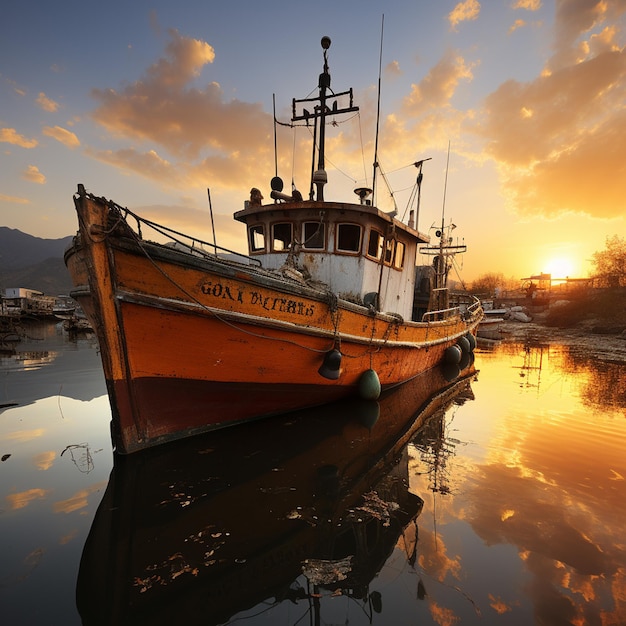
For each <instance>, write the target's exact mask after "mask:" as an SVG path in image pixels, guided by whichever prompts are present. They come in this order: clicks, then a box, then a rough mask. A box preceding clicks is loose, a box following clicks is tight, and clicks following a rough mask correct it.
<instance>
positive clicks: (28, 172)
mask: <svg viewBox="0 0 626 626" xmlns="http://www.w3.org/2000/svg"><path fill="white" fill-rule="evenodd" d="M22 178H23V179H24V180H27V181H29V182H31V183H37V184H38V185H44V184H45V182H46V177H45V176H44V175H43V174H42V173H41V172H40V171H39V168H38V167H37V166H36V165H29V166H28V167H27V168H26V169H25V170H24V171H23V172H22Z"/></svg>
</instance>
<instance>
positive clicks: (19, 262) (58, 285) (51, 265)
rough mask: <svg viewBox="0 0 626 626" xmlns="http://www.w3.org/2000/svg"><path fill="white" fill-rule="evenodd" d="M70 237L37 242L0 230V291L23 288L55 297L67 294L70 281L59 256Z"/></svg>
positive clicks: (29, 237)
mask: <svg viewBox="0 0 626 626" xmlns="http://www.w3.org/2000/svg"><path fill="white" fill-rule="evenodd" d="M71 241H72V236H71V235H70V236H68V237H63V238H62V239H41V238H40V237H33V236H32V235H28V234H26V233H23V232H22V231H20V230H15V229H13V228H7V227H5V226H0V289H7V288H10V287H24V288H27V289H36V290H37V291H43V292H44V293H45V294H47V295H51V296H58V295H62V294H67V293H69V291H70V289H71V288H72V281H71V280H70V276H69V273H68V271H67V269H66V267H65V263H64V262H63V253H64V252H65V249H66V248H67V247H68V246H69V245H70V243H71Z"/></svg>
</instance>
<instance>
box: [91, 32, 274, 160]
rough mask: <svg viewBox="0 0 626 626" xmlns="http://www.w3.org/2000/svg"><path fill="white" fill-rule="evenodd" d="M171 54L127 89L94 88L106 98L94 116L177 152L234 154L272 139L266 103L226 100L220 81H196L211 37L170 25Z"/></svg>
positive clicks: (211, 56)
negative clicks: (194, 84) (194, 36)
mask: <svg viewBox="0 0 626 626" xmlns="http://www.w3.org/2000/svg"><path fill="white" fill-rule="evenodd" d="M169 34H170V37H171V42H170V43H169V44H168V46H167V49H166V52H167V58H165V59H163V58H162V59H160V60H159V61H157V62H156V63H155V64H154V65H152V66H151V67H150V68H148V70H147V71H146V73H145V76H144V77H143V78H142V79H141V80H138V81H136V82H134V83H132V84H131V85H128V86H127V87H125V88H124V89H123V90H122V91H119V92H118V91H116V90H114V89H108V90H99V89H96V90H94V91H93V96H94V98H96V100H98V101H99V102H100V106H99V107H98V108H97V109H96V110H95V111H94V113H93V118H94V119H95V120H96V121H97V122H98V123H99V124H101V125H103V126H104V127H106V128H107V129H108V130H109V131H111V132H113V133H115V134H116V135H118V136H123V137H126V138H130V139H133V140H140V141H146V142H152V143H154V144H157V145H159V146H161V147H163V148H165V149H166V150H167V151H168V152H170V153H171V154H172V155H174V156H177V157H185V158H191V159H193V158H197V157H199V156H200V155H201V154H202V153H203V152H206V151H209V150H213V151H216V152H218V153H221V154H223V155H228V154H229V153H230V152H231V151H233V150H239V149H241V147H242V146H248V147H251V148H252V149H253V150H254V149H255V147H256V145H257V144H259V143H261V142H262V141H264V140H265V139H266V137H267V136H268V134H269V132H270V131H271V116H269V115H268V114H266V113H264V112H263V110H262V107H261V105H260V104H249V103H245V102H241V101H238V100H231V101H228V102H226V101H225V99H224V95H223V93H222V90H221V88H220V86H219V85H218V84H217V83H216V82H210V83H209V84H207V85H206V86H205V87H203V88H195V87H191V86H190V84H189V83H191V81H193V80H195V79H197V78H198V77H199V75H200V72H201V70H202V68H203V67H204V66H205V65H206V64H208V63H212V62H213V59H214V56H215V53H214V51H213V48H212V47H211V46H210V45H209V44H208V43H206V42H203V41H200V40H197V39H190V38H187V37H183V36H181V35H179V33H178V32H177V31H175V30H170V31H169Z"/></svg>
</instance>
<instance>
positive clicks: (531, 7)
mask: <svg viewBox="0 0 626 626" xmlns="http://www.w3.org/2000/svg"><path fill="white" fill-rule="evenodd" d="M511 8H512V9H526V10H527V11H538V10H539V9H540V8H541V0H516V2H514V3H513V4H512V5H511Z"/></svg>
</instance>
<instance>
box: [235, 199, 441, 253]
mask: <svg viewBox="0 0 626 626" xmlns="http://www.w3.org/2000/svg"><path fill="white" fill-rule="evenodd" d="M304 210H307V211H310V210H316V211H322V210H323V211H336V212H338V213H342V212H343V213H345V214H346V217H347V216H348V215H350V214H352V215H353V216H354V217H355V218H356V217H357V214H358V216H359V218H360V219H358V220H357V221H359V222H362V221H363V217H364V216H369V221H370V222H371V223H376V222H383V223H387V224H394V225H395V227H396V228H397V229H399V230H402V231H404V232H405V233H406V234H407V235H408V236H409V238H411V239H414V240H416V241H418V242H419V243H429V242H430V237H429V236H428V235H426V234H424V233H420V232H419V231H417V230H415V229H414V228H411V227H410V226H408V225H407V224H404V223H403V222H400V221H399V220H396V219H394V218H393V217H392V216H391V215H388V214H387V213H384V212H383V211H381V210H380V209H378V208H377V207H375V206H371V205H367V204H354V203H349V202H317V201H314V200H303V201H302V202H280V203H278V202H277V203H274V202H272V203H271V204H263V205H252V206H249V207H247V208H245V209H242V210H241V211H237V212H236V213H235V214H234V216H233V217H234V218H235V219H236V220H238V221H240V222H243V223H245V224H250V223H252V222H253V221H254V220H255V219H258V220H263V219H264V217H265V216H268V215H270V214H271V213H276V212H281V213H284V214H285V217H287V216H288V214H289V213H293V215H292V219H298V212H299V211H304Z"/></svg>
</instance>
